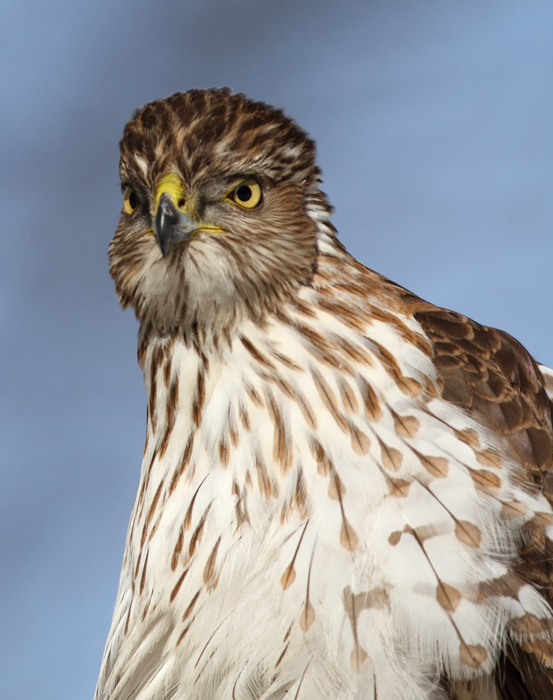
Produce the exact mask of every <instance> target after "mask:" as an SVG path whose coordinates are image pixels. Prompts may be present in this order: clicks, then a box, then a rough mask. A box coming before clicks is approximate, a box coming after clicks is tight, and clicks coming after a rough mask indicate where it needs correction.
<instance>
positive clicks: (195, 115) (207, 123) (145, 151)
mask: <svg viewBox="0 0 553 700" xmlns="http://www.w3.org/2000/svg"><path fill="white" fill-rule="evenodd" d="M120 147H121V167H122V173H123V174H126V169H127V168H128V167H131V168H132V161H133V156H136V155H140V156H142V157H143V158H144V159H145V160H146V161H147V162H149V163H150V164H151V165H152V166H155V167H154V172H153V174H154V175H155V174H156V173H157V172H158V171H159V172H162V171H163V170H164V167H165V166H166V165H167V164H169V162H170V161H171V160H172V159H173V158H174V159H175V164H176V165H177V166H178V168H179V169H180V170H181V172H182V173H183V174H186V175H188V176H196V177H202V176H203V175H204V174H205V172H206V171H207V172H209V170H210V169H211V168H212V167H213V165H216V167H217V169H218V171H219V172H226V171H231V172H232V171H234V170H236V169H238V170H240V169H247V168H250V169H252V168H255V169H256V170H259V171H261V172H263V173H264V174H265V175H266V176H268V177H270V178H272V179H273V180H274V181H275V182H280V181H282V180H287V179H292V180H294V181H296V182H303V181H312V180H313V179H314V178H316V177H317V176H318V175H319V174H320V171H319V168H318V167H317V166H316V164H315V142H314V141H313V140H312V139H310V138H309V136H308V135H307V134H306V132H305V131H303V129H301V128H300V127H299V126H298V125H297V124H296V123H295V122H294V121H293V120H292V119H290V118H289V117H287V116H286V115H285V114H284V112H283V111H282V110H280V109H276V108H274V107H271V106H270V105H268V104H266V103H265V102H257V101H254V100H249V99H248V98H247V97H246V96H245V95H243V94H241V93H238V94H235V95H233V94H231V91H230V88H220V89H209V90H200V89H195V90H189V91H188V92H177V93H175V94H173V95H171V96H170V97H168V98H166V99H164V100H155V101H153V102H150V103H148V104H147V105H145V106H144V107H142V109H139V110H137V111H136V113H135V114H134V116H133V118H132V119H131V120H130V121H129V122H128V123H127V125H126V127H125V130H124V132H123V138H122V139H121V144H120Z"/></svg>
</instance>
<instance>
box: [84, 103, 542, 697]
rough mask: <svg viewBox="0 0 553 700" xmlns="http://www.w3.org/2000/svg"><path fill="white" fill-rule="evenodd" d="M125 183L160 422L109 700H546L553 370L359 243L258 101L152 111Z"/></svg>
mask: <svg viewBox="0 0 553 700" xmlns="http://www.w3.org/2000/svg"><path fill="white" fill-rule="evenodd" d="M120 173H121V186H122V191H123V206H122V211H121V219H120V222H119V226H118V228H117V231H116V233H115V237H114V239H113V241H112V243H111V246H110V253H109V254H110V270H111V275H112V276H113V279H114V280H115V287H116V290H117V294H118V296H119V299H120V302H121V304H122V306H123V307H132V308H133V309H134V311H135V314H136V316H137V318H138V320H139V323H140V329H139V336H138V361H139V364H140V366H141V368H142V369H143V371H144V377H145V383H146V390H147V404H148V411H147V431H146V445H145V448H144V460H143V463H142V470H141V474H140V482H139V485H138V493H137V497H136V502H135V505H134V508H133V511H132V515H131V519H130V524H129V529H128V534H127V540H126V548H125V554H124V559H123V565H122V571H121V578H120V583H119V591H118V594H117V599H116V602H115V610H114V614H113V622H112V626H111V631H110V632H109V637H108V640H107V644H106V648H105V652H104V658H103V663H102V668H101V672H100V679H99V682H98V687H97V692H96V699H97V700H172V699H174V700H185V699H186V700H269V699H270V700H279V699H281V698H286V699H290V700H445V699H446V698H450V699H455V700H546V699H549V700H550V699H551V698H552V697H553V609H552V605H553V542H552V539H551V538H552V536H553V511H552V507H551V502H552V500H553V468H552V464H553V431H552V403H551V401H550V396H551V388H552V387H553V372H552V371H551V370H548V369H546V368H544V367H543V366H541V365H539V364H538V363H537V362H535V361H534V360H533V359H532V357H531V356H530V355H529V354H528V352H527V351H526V350H525V349H524V348H523V347H522V346H521V345H520V343H518V342H517V341H516V340H515V339H514V338H512V337H511V336H509V335H507V333H504V332H502V331H499V330H496V329H493V328H488V327H486V326H482V325H479V324H478V323H476V322H474V321H472V320H470V319H468V318H466V317H465V316H462V315H460V314H458V313H455V312H452V311H448V310H445V309H442V308H438V307H436V306H434V305H432V304H430V303H427V302H425V301H423V300H422V299H420V298H418V297H417V296H415V295H414V294H412V293H410V292H408V291H407V290H405V289H403V288H402V287H400V286H398V285H397V284H394V283H392V282H390V281H389V280H387V279H385V278H384V277H382V276H381V275H379V274H377V273H376V272H373V271H372V270H370V269H367V268H366V267H364V266H363V265H362V264H360V263H359V262H358V261H357V260H355V259H354V258H353V257H352V256H351V255H349V254H348V253H347V251H346V250H345V249H344V247H343V246H342V245H341V244H340V242H339V240H338V238H337V234H336V230H335V229H334V227H333V225H332V223H331V222H330V216H331V211H332V208H331V206H330V204H329V202H328V199H327V197H326V196H325V194H324V193H323V192H322V191H321V189H320V187H321V171H320V170H319V168H318V166H317V164H316V162H315V144H314V142H313V141H312V140H311V139H310V138H309V137H308V135H307V134H306V133H305V132H304V131H303V130H302V129H301V128H299V127H298V126H297V125H296V123H295V122H294V121H292V120H291V119H289V118H288V117H287V116H285V114H284V113H283V112H282V111H280V110H278V109H275V108H272V107H270V106H268V105H267V104H264V103H263V102H255V101H252V100H249V99H248V98H246V97H245V96H244V95H242V94H232V93H231V91H230V90H228V89H210V90H191V91H189V92H185V93H177V94H174V95H172V96H171V97H169V98H167V99H163V100H159V101H155V102H151V103H150V104H147V105H146V106H145V107H143V108H142V109H141V110H139V111H137V112H136V113H135V115H134V116H133V118H132V119H131V121H130V122H129V123H128V124H127V126H126V127H125V130H124V134H123V138H122V141H121V162H120Z"/></svg>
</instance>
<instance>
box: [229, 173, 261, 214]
mask: <svg viewBox="0 0 553 700" xmlns="http://www.w3.org/2000/svg"><path fill="white" fill-rule="evenodd" d="M226 198H227V199H230V201H231V202H234V203H235V204H238V205H239V206H241V207H243V208H244V209H253V208H254V207H256V206H257V205H258V204H259V203H260V202H261V187H260V185H259V183H258V182H257V181H256V180H253V179H251V178H249V179H247V180H242V182H241V183H240V184H239V185H238V186H237V187H235V188H234V189H233V190H232V191H231V192H229V193H228V194H227V197H226Z"/></svg>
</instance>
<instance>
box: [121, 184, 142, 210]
mask: <svg viewBox="0 0 553 700" xmlns="http://www.w3.org/2000/svg"><path fill="white" fill-rule="evenodd" d="M139 204H140V199H139V198H138V195H137V194H136V192H135V191H134V190H133V189H132V187H127V189H126V190H125V193H124V194H123V209H124V210H125V211H126V212H127V214H132V213H133V211H134V210H135V209H136V207H137V206H138V205H139Z"/></svg>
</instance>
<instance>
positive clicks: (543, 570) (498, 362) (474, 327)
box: [404, 293, 553, 700]
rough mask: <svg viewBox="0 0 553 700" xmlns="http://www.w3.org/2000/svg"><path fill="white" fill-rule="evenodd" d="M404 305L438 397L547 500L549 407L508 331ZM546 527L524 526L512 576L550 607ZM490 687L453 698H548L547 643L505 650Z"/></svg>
mask: <svg viewBox="0 0 553 700" xmlns="http://www.w3.org/2000/svg"><path fill="white" fill-rule="evenodd" d="M404 301H405V302H407V305H408V306H409V307H410V309H411V312H412V313H413V316H414V317H415V318H416V320H417V321H418V322H419V323H420V325H421V326H422V328H423V329H424V331H425V333H426V334H427V335H428V337H429V338H430V340H431V341H432V343H433V347H434V364H435V366H436V369H437V371H438V375H439V377H440V379H441V392H442V397H443V398H444V399H445V400H447V401H450V402H451V403H454V404H456V405H457V406H459V407H460V408H462V409H463V410H465V411H466V412H467V413H469V414H470V415H471V416H472V417H473V418H474V419H475V420H476V421H478V422H479V423H481V424H482V425H485V426H486V427H488V428H489V429H491V430H493V431H494V432H495V433H497V434H498V435H501V436H502V438H503V439H504V440H505V441H506V442H507V443H508V445H509V447H510V451H511V454H512V455H513V456H514V457H515V459H516V461H518V462H519V464H520V465H521V469H520V478H521V479H522V480H523V481H525V482H526V483H527V485H528V487H529V488H532V489H538V490H539V491H540V492H542V493H543V494H544V495H545V497H546V498H547V500H548V501H549V502H550V503H553V404H552V403H551V401H550V400H549V397H548V395H547V393H546V391H545V379H544V377H543V375H542V373H541V371H540V369H539V365H538V364H537V363H536V362H535V360H534V359H533V358H532V357H531V356H530V355H529V353H528V352H527V351H526V350H525V348H524V347H523V346H522V345H521V344H520V343H519V342H518V341H517V340H515V339H514V338H512V337H511V336H510V335H509V334H508V333H505V332H503V331H499V330H496V329H494V328H488V327H486V326H481V325H480V324H478V323H476V322H474V321H472V320H471V319H469V318H467V317H465V316H462V315H461V314H457V313H454V312H452V311H447V310H445V309H440V308H438V307H435V306H433V305H431V304H428V303H427V302H423V301H421V300H420V299H418V298H416V297H415V296H414V295H411V294H409V293H407V294H406V295H405V297H404ZM549 524H550V523H549V522H536V519H534V520H533V521H531V522H529V523H528V525H527V526H526V528H525V529H526V532H525V537H524V541H523V542H521V544H520V549H519V552H520V564H519V566H518V567H517V571H516V573H517V574H518V576H520V578H522V579H523V580H525V581H528V582H529V583H532V584H533V585H535V586H536V587H539V589H540V592H541V593H542V595H544V597H545V598H546V599H547V600H548V601H549V603H550V604H552V605H553V542H552V541H551V540H550V539H549V538H548V537H547V536H546V527H547V526H548V525H549ZM496 684H497V685H496V688H495V691H494V692H493V693H492V695H491V696H490V695H486V692H489V691H484V695H482V690H483V689H478V688H476V687H473V688H471V683H467V684H465V683H462V684H460V685H459V684H456V687H455V688H452V689H451V690H450V692H451V697H452V698H459V699H461V698H464V697H466V698H467V699H468V698H474V699H475V700H477V699H480V698H484V697H497V698H498V700H499V699H501V700H503V699H505V700H510V699H512V700H519V699H520V700H522V699H523V698H524V699H525V700H526V699H527V700H530V699H531V700H542V699H543V700H546V699H547V700H550V699H551V698H553V644H551V643H550V642H547V641H544V640H543V639H542V640H540V641H536V642H535V643H524V648H523V649H522V648H517V649H515V650H512V651H511V652H509V653H508V654H507V653H505V655H504V658H503V659H502V661H501V664H500V667H499V668H498V672H497V674H496ZM461 686H462V687H461ZM494 693H496V695H495V694H494Z"/></svg>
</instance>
